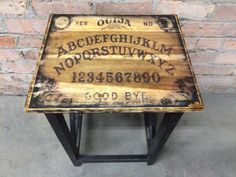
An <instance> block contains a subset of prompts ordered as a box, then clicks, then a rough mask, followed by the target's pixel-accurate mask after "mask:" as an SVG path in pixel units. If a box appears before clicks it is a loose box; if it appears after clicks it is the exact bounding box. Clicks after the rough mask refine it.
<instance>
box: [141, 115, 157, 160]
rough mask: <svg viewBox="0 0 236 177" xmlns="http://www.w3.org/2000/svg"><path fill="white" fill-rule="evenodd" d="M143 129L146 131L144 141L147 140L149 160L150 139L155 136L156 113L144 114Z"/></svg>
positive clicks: (149, 156)
mask: <svg viewBox="0 0 236 177" xmlns="http://www.w3.org/2000/svg"><path fill="white" fill-rule="evenodd" d="M144 121H145V129H146V139H147V149H148V158H149V160H150V158H151V153H150V151H149V150H150V146H151V142H152V139H153V138H154V136H155V134H156V126H157V113H151V112H150V113H144Z"/></svg>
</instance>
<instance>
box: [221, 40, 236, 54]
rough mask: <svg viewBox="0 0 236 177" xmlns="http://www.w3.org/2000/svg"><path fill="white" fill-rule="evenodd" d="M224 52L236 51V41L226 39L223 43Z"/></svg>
mask: <svg viewBox="0 0 236 177" xmlns="http://www.w3.org/2000/svg"><path fill="white" fill-rule="evenodd" d="M223 49H224V50H226V51H227V50H235V51H236V39H225V40H224V43H223Z"/></svg>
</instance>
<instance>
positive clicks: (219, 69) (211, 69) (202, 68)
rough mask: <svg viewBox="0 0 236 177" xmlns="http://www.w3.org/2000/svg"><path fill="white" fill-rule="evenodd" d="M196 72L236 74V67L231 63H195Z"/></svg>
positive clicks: (222, 74)
mask: <svg viewBox="0 0 236 177" xmlns="http://www.w3.org/2000/svg"><path fill="white" fill-rule="evenodd" d="M193 68H194V72H195V74H201V75H221V76H225V75H236V67H235V66H231V65H193Z"/></svg>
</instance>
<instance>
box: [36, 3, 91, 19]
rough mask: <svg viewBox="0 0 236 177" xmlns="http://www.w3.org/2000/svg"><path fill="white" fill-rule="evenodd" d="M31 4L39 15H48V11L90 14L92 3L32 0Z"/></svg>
mask: <svg viewBox="0 0 236 177" xmlns="http://www.w3.org/2000/svg"><path fill="white" fill-rule="evenodd" d="M32 6H33V8H34V10H35V12H36V14H37V15H39V16H48V15H50V13H60V14H63V13H69V14H73V13H75V14H91V13H93V3H86V2H81V1H74V0H64V1H39V0H33V1H32Z"/></svg>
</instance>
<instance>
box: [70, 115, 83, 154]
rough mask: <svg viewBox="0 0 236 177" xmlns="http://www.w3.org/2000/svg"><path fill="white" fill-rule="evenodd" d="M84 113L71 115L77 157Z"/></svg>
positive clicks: (71, 128)
mask: <svg viewBox="0 0 236 177" xmlns="http://www.w3.org/2000/svg"><path fill="white" fill-rule="evenodd" d="M82 118H83V114H82V113H70V131H71V135H72V138H73V140H74V142H75V147H76V155H77V156H78V155H79V151H80V141H81V131H82Z"/></svg>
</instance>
